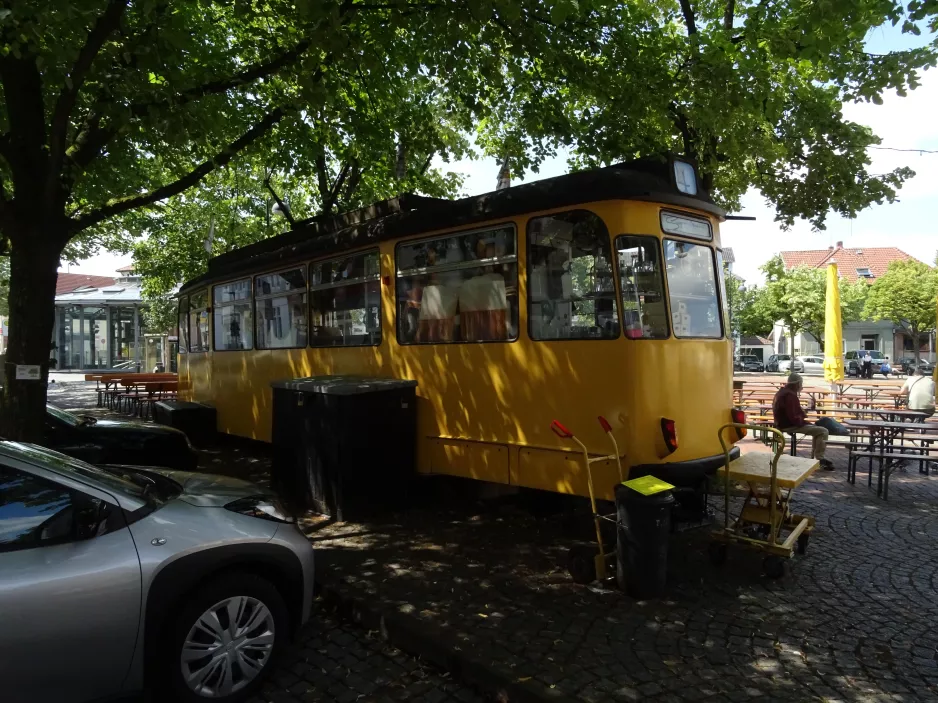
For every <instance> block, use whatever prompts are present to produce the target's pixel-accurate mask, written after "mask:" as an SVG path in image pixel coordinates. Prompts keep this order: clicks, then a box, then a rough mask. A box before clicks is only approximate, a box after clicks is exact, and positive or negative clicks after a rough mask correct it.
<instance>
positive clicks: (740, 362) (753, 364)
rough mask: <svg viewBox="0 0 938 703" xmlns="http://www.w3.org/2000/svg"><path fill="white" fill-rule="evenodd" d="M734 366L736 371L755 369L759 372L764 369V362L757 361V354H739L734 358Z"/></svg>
mask: <svg viewBox="0 0 938 703" xmlns="http://www.w3.org/2000/svg"><path fill="white" fill-rule="evenodd" d="M734 366H735V367H736V370H737V371H757V372H759V373H761V372H763V371H765V364H763V363H762V362H761V361H759V357H758V356H750V355H746V356H741V357H739V358H738V359H737V360H736V364H735V365H734Z"/></svg>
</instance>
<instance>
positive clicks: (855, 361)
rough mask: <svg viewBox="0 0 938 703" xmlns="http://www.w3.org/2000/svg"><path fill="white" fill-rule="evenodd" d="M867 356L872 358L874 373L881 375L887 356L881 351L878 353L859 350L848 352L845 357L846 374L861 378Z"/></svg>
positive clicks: (870, 350) (873, 350)
mask: <svg viewBox="0 0 938 703" xmlns="http://www.w3.org/2000/svg"><path fill="white" fill-rule="evenodd" d="M867 354H869V355H870V358H871V359H872V360H873V373H874V374H877V373H879V372H880V367H881V366H882V363H883V362H884V361H885V360H886V355H885V354H883V353H882V352H881V351H876V350H875V349H857V350H853V351H848V352H847V353H846V354H845V355H844V372H845V373H846V374H847V375H848V376H857V377H859V376H860V375H861V372H862V370H863V357H864V356H866V355H867Z"/></svg>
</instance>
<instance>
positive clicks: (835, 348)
mask: <svg viewBox="0 0 938 703" xmlns="http://www.w3.org/2000/svg"><path fill="white" fill-rule="evenodd" d="M843 346H844V343H843V325H842V324H841V321H840V285H839V277H838V276H837V264H831V265H830V266H828V267H827V300H826V306H825V310H824V380H826V381H827V382H828V383H840V382H841V381H843V380H844V357H843Z"/></svg>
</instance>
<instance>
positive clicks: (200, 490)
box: [128, 466, 276, 508]
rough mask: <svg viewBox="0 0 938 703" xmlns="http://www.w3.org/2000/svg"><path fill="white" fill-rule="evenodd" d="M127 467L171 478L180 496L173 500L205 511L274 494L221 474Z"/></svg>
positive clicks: (153, 467)
mask: <svg viewBox="0 0 938 703" xmlns="http://www.w3.org/2000/svg"><path fill="white" fill-rule="evenodd" d="M128 468H133V469H137V470H139V471H143V472H145V473H154V474H159V475H161V476H165V477H166V478H169V479H172V480H173V481H175V482H176V483H178V484H179V485H181V486H182V494H180V495H179V496H178V497H177V498H176V500H182V501H185V502H187V503H189V504H191V505H197V506H201V507H206V508H213V507H222V506H224V505H227V504H228V503H230V502H231V501H233V500H237V499H238V498H247V497H248V496H260V495H276V494H275V493H274V492H273V491H271V490H270V489H269V488H263V487H262V486H258V485H257V484H256V483H251V482H250V481H244V480H242V479H240V478H231V477H230V476H222V475H221V474H203V473H193V472H191V471H176V470H174V469H166V468H163V467H159V466H134V467H128Z"/></svg>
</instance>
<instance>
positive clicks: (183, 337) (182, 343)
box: [176, 295, 189, 354]
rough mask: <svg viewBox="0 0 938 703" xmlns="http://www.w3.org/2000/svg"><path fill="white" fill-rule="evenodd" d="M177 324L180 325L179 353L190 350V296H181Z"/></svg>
mask: <svg viewBox="0 0 938 703" xmlns="http://www.w3.org/2000/svg"><path fill="white" fill-rule="evenodd" d="M176 325H177V326H178V327H179V353H180V354H185V353H186V352H187V351H189V296H188V295H183V296H180V298H179V310H178V312H177V313H176Z"/></svg>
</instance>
